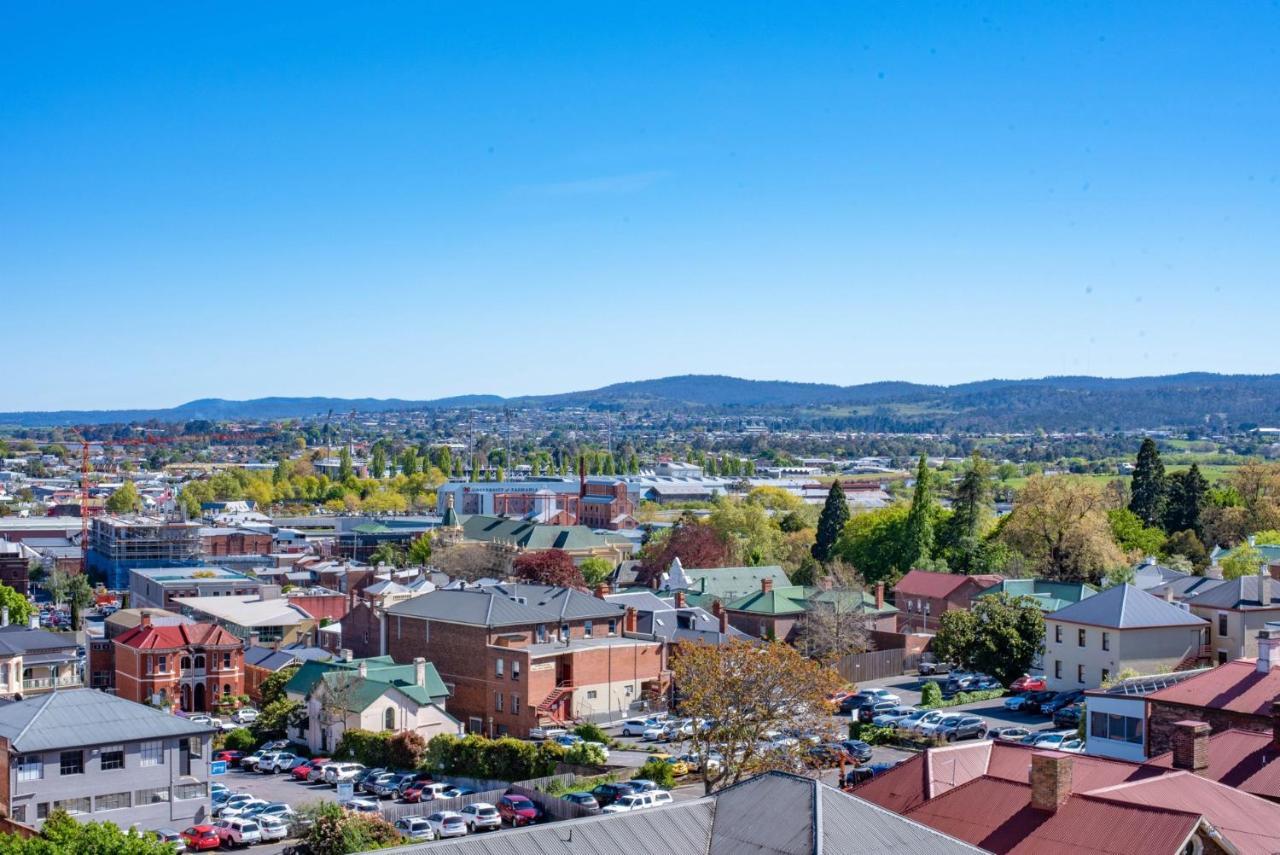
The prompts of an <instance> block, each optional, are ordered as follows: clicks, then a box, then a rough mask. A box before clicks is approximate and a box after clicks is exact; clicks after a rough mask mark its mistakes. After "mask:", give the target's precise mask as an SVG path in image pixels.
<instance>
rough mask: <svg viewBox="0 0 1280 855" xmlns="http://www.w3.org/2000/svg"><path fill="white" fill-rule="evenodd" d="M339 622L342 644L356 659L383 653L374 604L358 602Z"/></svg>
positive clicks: (418, 654)
mask: <svg viewBox="0 0 1280 855" xmlns="http://www.w3.org/2000/svg"><path fill="white" fill-rule="evenodd" d="M339 623H340V624H341V626H342V646H343V647H344V648H345V649H347V650H350V651H351V655H352V656H354V657H355V658H356V659H368V658H369V657H370V656H381V655H382V650H381V646H382V639H381V632H382V629H381V626H380V624H379V620H378V616H377V614H376V613H375V612H374V609H373V606H370V605H369V604H367V603H356V605H355V608H353V609H352V610H351V611H349V612H347V613H346V614H345V615H343V616H342V618H341V619H340V620H339ZM322 634H323V633H322ZM421 655H422V654H421V653H416V654H413V656H421ZM413 656H409V657H408V658H407V659H406V660H405V661H406V662H412V661H413Z"/></svg>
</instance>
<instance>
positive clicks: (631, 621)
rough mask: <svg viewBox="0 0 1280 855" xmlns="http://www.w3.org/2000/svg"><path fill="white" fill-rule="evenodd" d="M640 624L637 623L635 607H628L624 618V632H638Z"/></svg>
mask: <svg viewBox="0 0 1280 855" xmlns="http://www.w3.org/2000/svg"><path fill="white" fill-rule="evenodd" d="M637 626H638V624H637V623H636V610H635V607H634V606H627V611H626V614H624V615H623V617H622V631H623V632H638V631H639V630H638V629H637Z"/></svg>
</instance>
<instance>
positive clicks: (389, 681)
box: [285, 656, 449, 711]
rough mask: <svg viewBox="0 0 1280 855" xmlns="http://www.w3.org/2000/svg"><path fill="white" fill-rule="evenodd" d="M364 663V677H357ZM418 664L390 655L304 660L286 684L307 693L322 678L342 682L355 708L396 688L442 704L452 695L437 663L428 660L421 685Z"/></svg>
mask: <svg viewBox="0 0 1280 855" xmlns="http://www.w3.org/2000/svg"><path fill="white" fill-rule="evenodd" d="M361 663H363V664H364V666H365V676H364V677H363V678H360V677H359V676H355V678H354V680H353V679H352V677H353V676H354V672H356V671H358V670H359V668H360V665H361ZM415 677H416V671H415V666H414V665H413V664H412V663H410V664H408V665H401V664H397V663H396V661H395V660H393V659H392V658H391V657H390V656H374V657H371V658H369V659H353V660H351V661H350V662H343V661H341V660H338V661H336V662H304V663H303V664H302V667H300V668H299V669H298V673H296V674H294V675H293V677H291V678H290V679H289V682H288V683H286V684H285V691H286V692H287V693H292V694H297V695H302V696H304V697H305V696H306V695H309V694H311V693H312V692H313V691H315V688H316V686H317V685H319V684H320V682H321V681H323V682H325V683H326V684H328V685H329V686H335V685H340V686H342V687H343V689H344V691H347V692H349V693H350V698H351V709H352V711H357V710H363V709H364V708H365V707H367V706H369V704H371V703H373V702H374V701H376V700H377V699H378V698H380V697H382V696H383V695H384V694H386V692H387V690H388V689H397V690H398V691H400V692H401V693H402V694H404V695H406V696H407V697H409V698H411V699H412V700H413V701H415V702H416V703H418V704H430V703H440V702H441V701H443V700H445V699H446V698H448V697H449V690H448V689H447V688H446V687H445V685H444V681H443V680H441V679H440V674H439V672H437V671H436V666H434V665H432V664H431V663H430V662H428V663H427V673H426V686H419V685H418V684H417V681H416V679H415Z"/></svg>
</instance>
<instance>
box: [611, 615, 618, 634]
mask: <svg viewBox="0 0 1280 855" xmlns="http://www.w3.org/2000/svg"><path fill="white" fill-rule="evenodd" d="M609 634H610V635H617V634H618V622H617V621H616V620H614V619H612V618H610V619H609Z"/></svg>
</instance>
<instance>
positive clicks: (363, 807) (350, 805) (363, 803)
mask: <svg viewBox="0 0 1280 855" xmlns="http://www.w3.org/2000/svg"><path fill="white" fill-rule="evenodd" d="M341 805H342V806H343V807H344V808H346V809H347V810H350V811H355V812H356V813H381V812H382V811H381V809H380V808H379V807H378V803H377V802H376V801H374V800H373V799H370V798H365V797H364V796H357V797H356V798H353V799H347V800H346V801H345V802H341Z"/></svg>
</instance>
